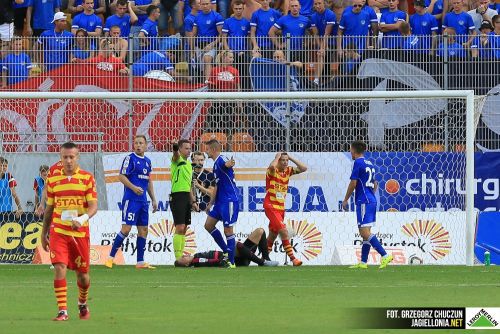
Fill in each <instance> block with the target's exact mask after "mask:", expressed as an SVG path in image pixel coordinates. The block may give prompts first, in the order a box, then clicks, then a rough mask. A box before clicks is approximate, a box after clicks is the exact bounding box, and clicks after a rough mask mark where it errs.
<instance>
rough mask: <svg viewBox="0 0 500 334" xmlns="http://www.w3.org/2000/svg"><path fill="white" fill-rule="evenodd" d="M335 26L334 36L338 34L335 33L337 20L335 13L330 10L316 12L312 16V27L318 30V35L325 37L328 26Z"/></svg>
mask: <svg viewBox="0 0 500 334" xmlns="http://www.w3.org/2000/svg"><path fill="white" fill-rule="evenodd" d="M329 25H331V26H333V29H332V33H331V35H332V36H335V35H336V34H337V32H336V31H335V25H336V19H335V13H334V12H332V11H331V10H330V9H325V11H324V12H323V13H318V12H314V13H313V14H312V16H311V27H314V28H316V29H318V34H319V35H320V36H325V30H326V27H327V26H329Z"/></svg>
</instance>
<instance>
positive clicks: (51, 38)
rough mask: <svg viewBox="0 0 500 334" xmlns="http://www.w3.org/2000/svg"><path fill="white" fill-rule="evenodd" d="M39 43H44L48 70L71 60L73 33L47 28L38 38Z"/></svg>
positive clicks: (45, 61)
mask: <svg viewBox="0 0 500 334" xmlns="http://www.w3.org/2000/svg"><path fill="white" fill-rule="evenodd" d="M37 43H39V44H41V45H43V55H44V63H45V66H46V68H47V71H50V70H52V69H54V68H57V67H59V66H61V65H64V64H66V63H68V62H69V56H70V54H71V49H72V48H73V35H72V34H71V33H70V32H69V31H66V30H63V31H62V32H56V31H55V30H45V31H44V32H42V34H41V35H40V37H39V38H38V40H37Z"/></svg>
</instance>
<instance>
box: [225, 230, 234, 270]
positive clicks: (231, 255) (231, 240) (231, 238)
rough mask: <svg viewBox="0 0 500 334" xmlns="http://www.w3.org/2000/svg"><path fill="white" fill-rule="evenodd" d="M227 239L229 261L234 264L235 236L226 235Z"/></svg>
mask: <svg viewBox="0 0 500 334" xmlns="http://www.w3.org/2000/svg"><path fill="white" fill-rule="evenodd" d="M226 239H227V253H228V255H229V261H230V262H231V263H232V264H234V249H235V247H236V238H235V236H234V234H230V235H226Z"/></svg>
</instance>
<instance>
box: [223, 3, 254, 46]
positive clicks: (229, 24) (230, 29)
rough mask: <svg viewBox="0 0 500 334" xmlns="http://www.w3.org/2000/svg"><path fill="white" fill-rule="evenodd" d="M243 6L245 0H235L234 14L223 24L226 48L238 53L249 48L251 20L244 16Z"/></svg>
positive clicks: (233, 5)
mask: <svg viewBox="0 0 500 334" xmlns="http://www.w3.org/2000/svg"><path fill="white" fill-rule="evenodd" d="M243 6H244V3H243V1H238V0H235V1H233V4H232V7H233V16H231V17H230V18H228V19H226V20H225V21H224V24H223V25H222V41H223V43H224V48H225V49H226V50H227V49H229V50H231V51H233V52H236V53H239V52H245V51H247V50H248V34H249V33H250V22H249V21H248V20H247V19H246V18H244V17H243Z"/></svg>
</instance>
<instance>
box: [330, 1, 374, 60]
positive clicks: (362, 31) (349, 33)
mask: <svg viewBox="0 0 500 334" xmlns="http://www.w3.org/2000/svg"><path fill="white" fill-rule="evenodd" d="M363 6H364V1H363V0H354V1H353V5H352V6H349V7H346V9H345V10H344V12H343V13H342V17H341V18H340V23H339V32H338V34H339V37H341V39H340V41H339V43H338V45H337V50H339V53H340V55H341V54H342V48H343V47H345V46H347V45H349V44H351V43H354V44H355V45H356V46H357V48H358V50H357V51H358V53H360V54H361V53H363V52H364V50H365V49H366V47H367V45H366V41H367V39H368V35H369V30H370V26H371V27H372V30H373V31H376V26H377V19H376V17H375V19H374V18H373V16H372V14H371V11H369V10H366V9H363V8H364V7H363ZM340 43H342V44H340Z"/></svg>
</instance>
